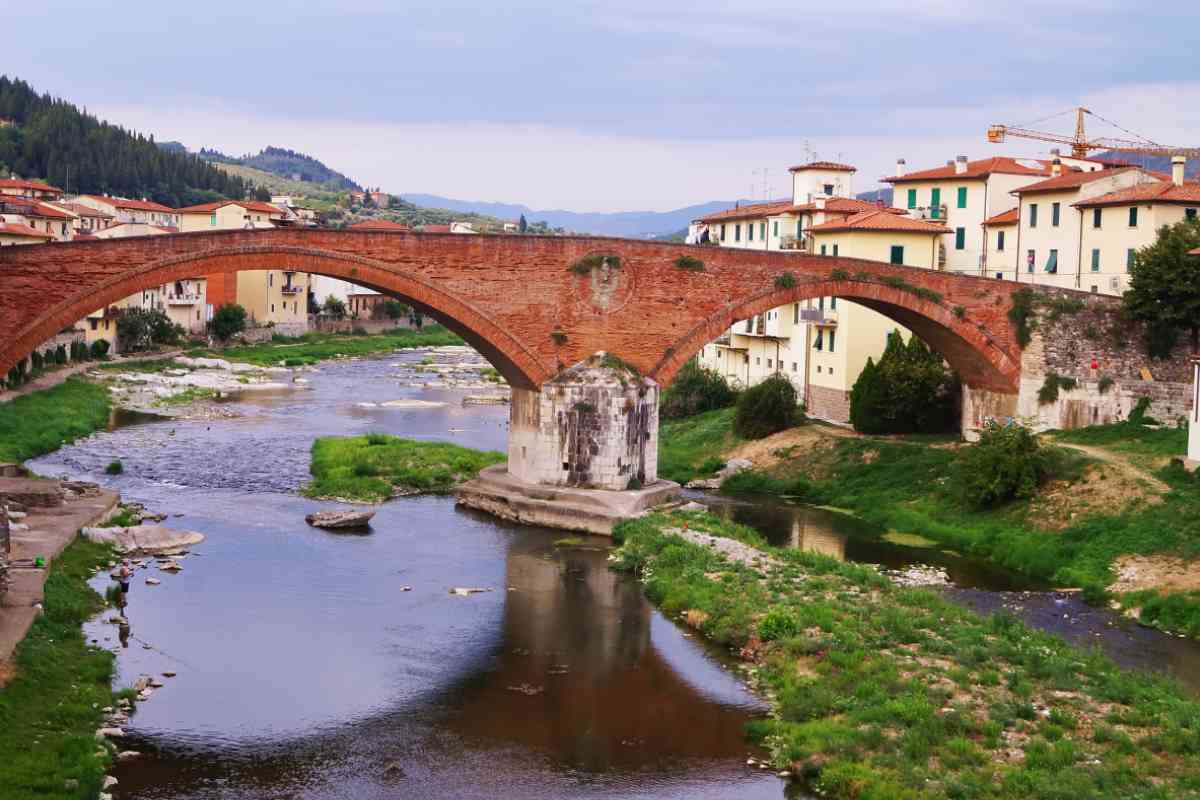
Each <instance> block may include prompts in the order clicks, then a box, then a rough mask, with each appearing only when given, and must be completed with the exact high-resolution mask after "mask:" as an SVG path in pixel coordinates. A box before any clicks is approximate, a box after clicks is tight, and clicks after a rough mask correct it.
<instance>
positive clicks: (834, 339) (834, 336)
mask: <svg viewBox="0 0 1200 800" xmlns="http://www.w3.org/2000/svg"><path fill="white" fill-rule="evenodd" d="M835 344H837V331H835V330H833V329H832V328H831V329H830V331H829V352H831V353H832V352H833V351H834V350H835V349H836V348H835V347H834V345H835Z"/></svg>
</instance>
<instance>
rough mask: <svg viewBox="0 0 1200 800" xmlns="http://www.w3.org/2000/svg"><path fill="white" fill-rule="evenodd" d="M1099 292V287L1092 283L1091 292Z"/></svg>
mask: <svg viewBox="0 0 1200 800" xmlns="http://www.w3.org/2000/svg"><path fill="white" fill-rule="evenodd" d="M1099 293H1100V287H1099V286H1096V285H1095V284H1092V294H1099Z"/></svg>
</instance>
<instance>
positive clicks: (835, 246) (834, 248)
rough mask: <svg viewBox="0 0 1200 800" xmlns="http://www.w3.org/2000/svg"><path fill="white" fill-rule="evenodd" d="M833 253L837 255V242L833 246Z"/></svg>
mask: <svg viewBox="0 0 1200 800" xmlns="http://www.w3.org/2000/svg"><path fill="white" fill-rule="evenodd" d="M833 254H834V255H835V256H836V255H837V254H838V246H837V245H836V244H835V245H834V246H833Z"/></svg>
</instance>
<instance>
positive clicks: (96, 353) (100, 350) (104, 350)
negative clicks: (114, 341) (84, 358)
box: [92, 339, 108, 360]
mask: <svg viewBox="0 0 1200 800" xmlns="http://www.w3.org/2000/svg"><path fill="white" fill-rule="evenodd" d="M107 355H108V340H107V339H97V340H96V341H94V342H92V358H94V359H96V360H100V359H102V358H104V357H106V356H107Z"/></svg>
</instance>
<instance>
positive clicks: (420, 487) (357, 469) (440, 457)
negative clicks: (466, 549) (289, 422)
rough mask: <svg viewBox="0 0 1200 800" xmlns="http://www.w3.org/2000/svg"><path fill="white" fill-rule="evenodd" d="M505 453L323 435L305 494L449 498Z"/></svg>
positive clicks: (315, 448)
mask: <svg viewBox="0 0 1200 800" xmlns="http://www.w3.org/2000/svg"><path fill="white" fill-rule="evenodd" d="M504 460H505V455H504V454H503V453H498V452H495V451H490V450H488V451H485V450H472V449H470V448H468V447H460V446H459V445H456V444H449V443H447V442H430V441H420V440H416V439H404V438H401V437H399V436H388V435H386V434H382V433H369V434H367V435H366V436H322V437H321V438H319V439H317V440H316V441H315V442H313V446H312V463H311V465H310V467H309V471H310V472H311V473H312V476H313V479H312V481H311V482H310V483H308V484H307V485H306V486H305V487H304V489H303V493H304V494H305V495H306V496H308V497H316V498H344V499H346V500H361V501H364V502H381V501H383V500H386V499H388V498H389V497H392V496H393V495H394V494H397V493H399V494H445V493H447V492H450V491H453V489H454V487H455V486H457V485H458V484H460V483H462V482H463V481H467V480H470V479H471V478H474V477H475V476H476V475H478V474H479V471H480V470H481V469H483V468H484V467H487V466H491V465H492V464H499V463H501V462H502V461H504Z"/></svg>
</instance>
